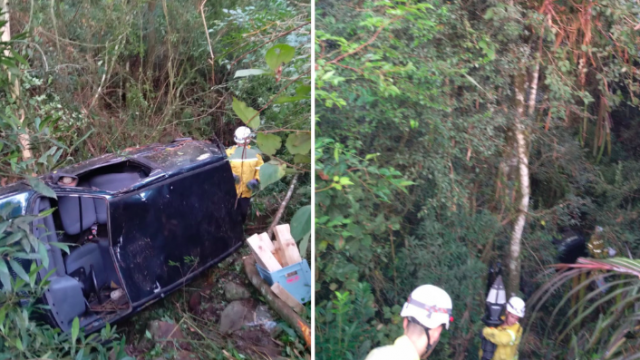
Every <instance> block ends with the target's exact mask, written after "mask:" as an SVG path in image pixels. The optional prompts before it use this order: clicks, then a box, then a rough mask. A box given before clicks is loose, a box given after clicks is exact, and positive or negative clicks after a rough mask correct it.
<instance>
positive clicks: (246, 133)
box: [233, 126, 251, 144]
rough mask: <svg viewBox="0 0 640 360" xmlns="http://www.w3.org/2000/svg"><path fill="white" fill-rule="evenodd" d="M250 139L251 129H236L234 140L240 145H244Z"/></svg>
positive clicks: (244, 127) (241, 127)
mask: <svg viewBox="0 0 640 360" xmlns="http://www.w3.org/2000/svg"><path fill="white" fill-rule="evenodd" d="M250 137H251V129H249V128H248V127H246V126H240V127H239V128H237V129H236V132H235V134H234V136H233V139H234V140H235V141H236V142H237V143H239V144H244V143H245V142H246V141H247V140H249V138H250Z"/></svg>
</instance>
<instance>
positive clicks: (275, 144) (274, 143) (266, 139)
mask: <svg viewBox="0 0 640 360" xmlns="http://www.w3.org/2000/svg"><path fill="white" fill-rule="evenodd" d="M256 142H257V143H258V147H259V148H260V151H262V152H263V153H265V154H267V155H273V154H275V153H276V151H278V149H280V147H282V139H281V138H280V136H278V135H273V134H263V133H258V136H257V137H256Z"/></svg>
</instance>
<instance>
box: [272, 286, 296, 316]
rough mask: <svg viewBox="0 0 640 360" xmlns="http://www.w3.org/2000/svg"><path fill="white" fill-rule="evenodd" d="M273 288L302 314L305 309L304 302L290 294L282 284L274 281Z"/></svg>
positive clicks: (282, 298)
mask: <svg viewBox="0 0 640 360" xmlns="http://www.w3.org/2000/svg"><path fill="white" fill-rule="evenodd" d="M271 290H272V291H273V292H274V293H276V295H278V297H279V298H280V299H281V300H282V301H284V302H285V303H287V305H289V306H290V307H291V308H292V309H293V310H294V311H295V312H297V313H298V314H300V313H301V312H302V311H303V310H304V306H302V304H300V302H298V300H297V299H296V298H294V297H293V295H291V294H289V292H288V291H287V290H286V289H285V288H283V287H282V285H280V284H278V283H274V284H273V285H272V286H271Z"/></svg>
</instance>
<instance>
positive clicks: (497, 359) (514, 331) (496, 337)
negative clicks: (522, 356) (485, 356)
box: [480, 323, 522, 360]
mask: <svg viewBox="0 0 640 360" xmlns="http://www.w3.org/2000/svg"><path fill="white" fill-rule="evenodd" d="M482 335H484V337H485V338H487V340H489V341H491V342H492V343H494V344H496V345H497V348H496V352H495V353H494V354H493V358H492V360H517V359H518V345H519V344H520V340H522V326H520V324H518V323H515V324H513V325H511V326H506V325H501V326H499V327H497V328H494V327H485V328H484V329H482ZM480 357H481V358H482V350H480Z"/></svg>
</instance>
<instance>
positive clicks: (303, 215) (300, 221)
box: [291, 205, 311, 240]
mask: <svg viewBox="0 0 640 360" xmlns="http://www.w3.org/2000/svg"><path fill="white" fill-rule="evenodd" d="M310 232H311V205H307V206H303V207H301V208H300V209H298V211H296V213H295V215H293V218H292V219H291V236H293V238H294V239H296V240H300V239H302V238H303V237H305V236H306V235H307V234H309V233H310Z"/></svg>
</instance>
